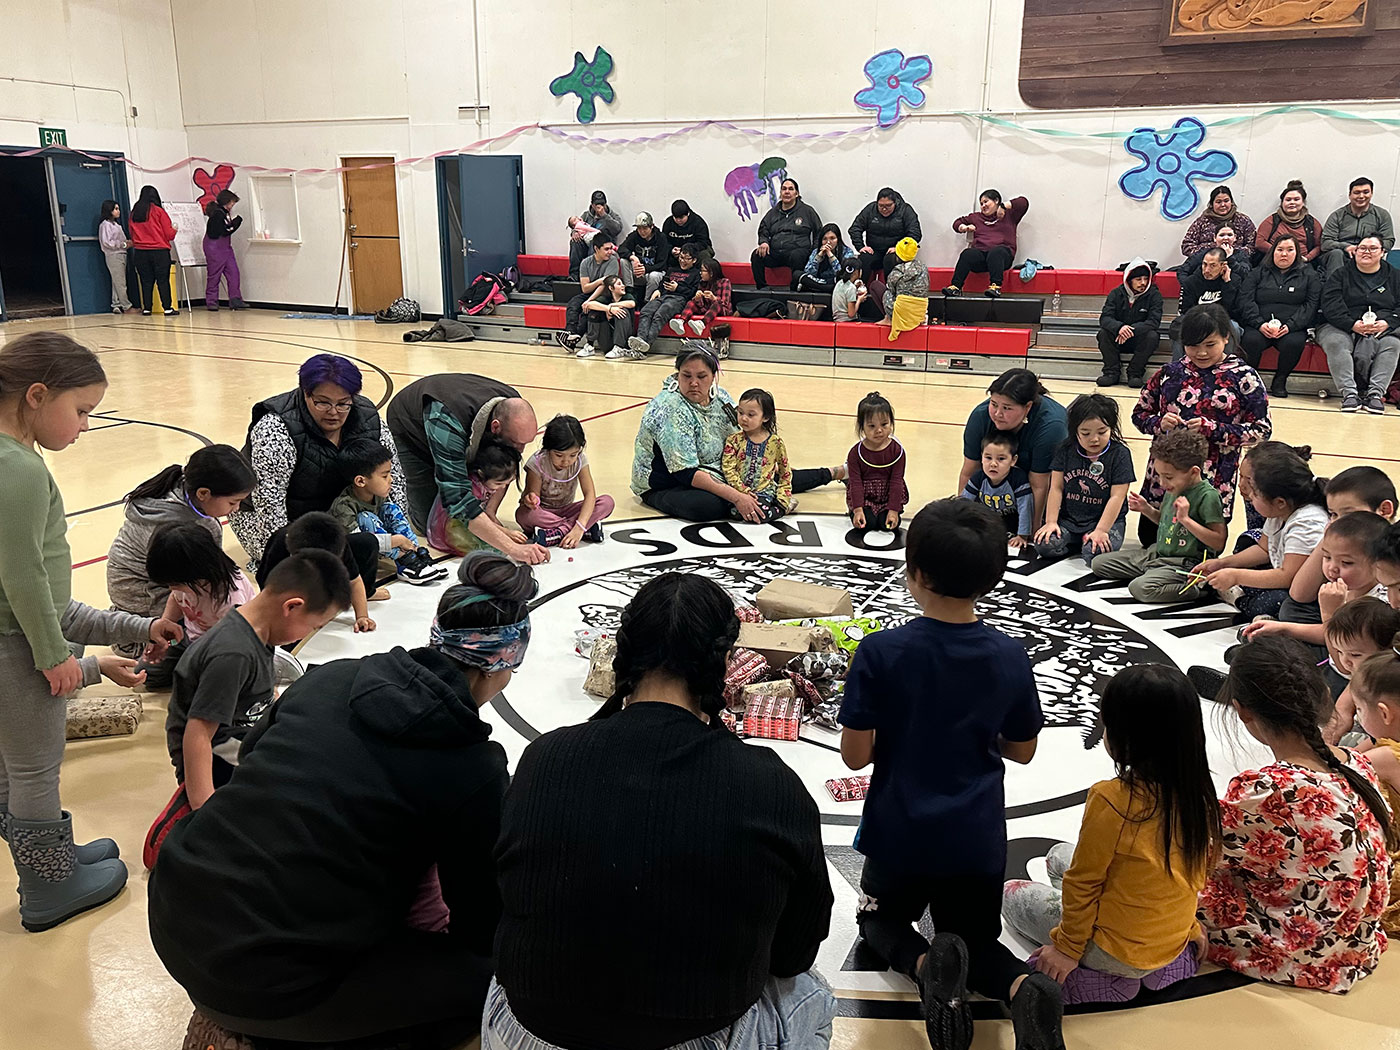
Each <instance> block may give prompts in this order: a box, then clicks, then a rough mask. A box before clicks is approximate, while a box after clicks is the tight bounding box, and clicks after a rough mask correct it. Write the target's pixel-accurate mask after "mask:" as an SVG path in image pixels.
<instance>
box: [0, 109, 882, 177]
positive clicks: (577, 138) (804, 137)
mask: <svg viewBox="0 0 1400 1050" xmlns="http://www.w3.org/2000/svg"><path fill="white" fill-rule="evenodd" d="M712 127H713V128H720V129H722V130H724V131H732V132H734V133H735V134H739V135H749V136H751V137H753V138H768V139H774V140H777V141H783V142H786V141H801V142H810V141H820V140H826V139H831V140H835V139H843V138H847V137H849V136H851V135H865V134H867V133H869V132H871V131H879V130H882V129H881V128H879V126H878V125H875V124H866V125H864V126H862V127H858V128H843V129H840V130H838V131H824V132H821V133H817V132H802V133H799V134H794V133H791V132H785V131H765V130H763V129H761V128H746V127H742V126H740V125H738V124H731V123H729V122H728V121H724V120H702V121H700V122H699V123H697V124H689V125H687V126H685V127H683V128H676V129H675V130H673V131H663V132H659V133H658V134H655V135H640V136H636V137H634V138H621V139H607V138H596V137H594V136H592V135H577V134H574V133H572V132H568V131H563V130H561V129H559V128H556V127H551V126H549V125H548V124H521V125H520V126H519V127H516V128H511V129H510V130H509V131H507V132H504V133H503V134H500V135H493V136H492V137H490V138H485V139H478V140H477V141H475V142H471V143H468V144H467V145H465V146H454V147H452V148H451V149H444V150H438V151H437V152H436V153H428V154H426V155H424V156H422V157H405V158H403V159H402V160H396V161H389V162H386V163H383V164H357V165H355V167H354V169H353V170H359V171H366V170H369V169H372V168H401V167H408V166H410V165H413V164H421V163H423V162H424V161H427V160H437V159H438V158H439V157H451V156H455V155H456V154H458V153H469V152H471V151H472V150H477V149H483V148H485V147H487V146H492V145H495V144H496V143H498V142H504V141H506V140H507V139H512V138H515V137H516V136H517V135H523V134H525V133H526V132H528V131H542V132H544V133H545V134H546V135H553V136H554V137H555V138H558V139H564V140H567V141H569V142H586V143H589V144H590V145H596V146H635V145H643V144H645V143H649V142H664V141H666V140H667V139H673V138H679V137H681V136H684V135H693V134H694V133H695V132H697V131H704V130H705V129H706V128H712ZM48 151H61V152H65V153H71V154H73V155H74V156H77V157H83V158H85V159H87V160H95V161H106V160H111V159H112V158H110V157H107V156H103V155H102V154H97V153H87V152H85V151H83V150H80V149H73V148H72V147H71V146H39V147H36V148H34V149H27V150H20V151H18V152H16V153H8V154H6V156H10V157H33V156H36V155H38V154H40V153H45V152H48ZM121 159H122V161H123V162H124V163H125V164H126V165H127V166H128V167H129V168H131V169H132V170H133V171H140V172H144V173H145V174H147V175H162V174H165V173H167V172H171V171H179V170H181V169H183V168H187V167H189V165H191V164H227V165H228V166H229V167H233V168H237V169H239V170H241V171H248V172H262V173H264V174H267V175H338V174H340V173H341V172H344V171H350V170H352V169H351V168H350V167H349V166H345V165H342V166H340V167H336V168H269V167H266V166H264V165H262V164H237V163H229V162H228V161H216V160H214V159H213V158H211V157H186V158H185V159H184V160H179V161H176V162H175V163H174V164H167V165H166V166H165V167H163V168H148V167H146V166H145V165H144V164H138V163H136V161H134V160H132V159H131V158H130V157H123V158H121Z"/></svg>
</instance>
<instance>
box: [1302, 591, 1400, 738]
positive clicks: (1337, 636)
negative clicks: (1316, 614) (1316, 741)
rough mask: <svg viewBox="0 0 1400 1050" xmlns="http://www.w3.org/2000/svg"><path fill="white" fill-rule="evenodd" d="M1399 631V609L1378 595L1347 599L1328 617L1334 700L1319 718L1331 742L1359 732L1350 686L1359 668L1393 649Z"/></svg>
mask: <svg viewBox="0 0 1400 1050" xmlns="http://www.w3.org/2000/svg"><path fill="white" fill-rule="evenodd" d="M1397 634H1400V610H1396V609H1392V608H1391V607H1390V606H1389V605H1387V604H1386V603H1385V602H1383V601H1381V600H1380V599H1379V598H1359V599H1357V600H1356V601H1352V602H1347V603H1346V604H1345V605H1343V606H1342V607H1341V608H1340V609H1338V610H1337V613H1336V615H1335V616H1333V617H1332V618H1331V619H1330V620H1328V621H1327V660H1326V665H1327V666H1326V668H1325V672H1326V677H1327V679H1328V686H1329V687H1331V691H1332V696H1333V697H1334V698H1335V703H1334V706H1333V707H1332V709H1331V710H1330V711H1326V712H1324V714H1325V715H1326V717H1324V718H1321V719H1319V720H1318V721H1319V722H1320V723H1321V724H1322V736H1323V739H1324V740H1326V741H1327V742H1328V743H1329V744H1340V743H1342V742H1343V741H1344V740H1346V739H1347V738H1348V737H1352V735H1353V734H1355V733H1356V732H1357V726H1356V697H1355V695H1354V694H1353V692H1352V689H1351V683H1352V682H1353V681H1354V675H1355V672H1356V669H1357V668H1358V667H1360V666H1361V665H1362V664H1363V663H1365V661H1366V660H1367V659H1368V658H1370V657H1372V656H1375V655H1376V654H1377V653H1384V652H1388V651H1390V649H1391V647H1392V645H1393V643H1394V639H1395V636H1396V635H1397ZM1352 742H1354V740H1350V741H1348V743H1352Z"/></svg>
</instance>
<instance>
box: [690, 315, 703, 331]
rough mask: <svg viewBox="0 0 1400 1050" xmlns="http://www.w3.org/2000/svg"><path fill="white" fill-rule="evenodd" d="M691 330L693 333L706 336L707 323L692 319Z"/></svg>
mask: <svg viewBox="0 0 1400 1050" xmlns="http://www.w3.org/2000/svg"><path fill="white" fill-rule="evenodd" d="M690 330H691V331H692V332H694V333H695V334H696V335H704V334H705V322H704V321H701V320H699V319H698V318H694V317H692V318H691V319H690Z"/></svg>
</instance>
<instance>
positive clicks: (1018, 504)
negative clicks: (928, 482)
mask: <svg viewBox="0 0 1400 1050" xmlns="http://www.w3.org/2000/svg"><path fill="white" fill-rule="evenodd" d="M961 495H962V498H963V499H967V500H972V501H974V502H976V503H981V504H983V505H984V506H987V507H990V508H991V509H992V511H993V512H994V513H995V514H996V515H997V516H998V517H1000V518H1001V520H1002V524H1004V525H1005V526H1006V536H1007V540H1006V542H1007V544H1008V545H1009V546H1012V547H1018V548H1019V547H1024V546H1025V545H1026V544H1027V543H1029V542H1030V540H1031V515H1032V514H1033V513H1034V511H1035V494H1034V493H1033V492H1031V477H1030V475H1029V474H1027V473H1026V472H1025V471H1024V470H1022V469H1021V468H1020V467H1018V466H1017V465H1016V435H1015V433H1013V432H1012V431H1010V430H995V429H993V430H989V431H987V433H986V434H984V435H982V466H980V467H979V468H978V469H977V470H975V471H973V474H972V477H970V478H968V479H967V484H966V485H964V486H963V490H962V494H961Z"/></svg>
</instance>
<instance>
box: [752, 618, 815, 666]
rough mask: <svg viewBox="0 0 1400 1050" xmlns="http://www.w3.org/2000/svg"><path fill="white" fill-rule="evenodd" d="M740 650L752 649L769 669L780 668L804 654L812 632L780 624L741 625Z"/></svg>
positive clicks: (810, 642) (803, 628)
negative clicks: (766, 662)
mask: <svg viewBox="0 0 1400 1050" xmlns="http://www.w3.org/2000/svg"><path fill="white" fill-rule="evenodd" d="M735 644H737V645H738V646H739V647H740V648H741V649H752V650H753V651H754V652H756V653H758V655H759V656H761V657H763V658H764V659H765V660H767V661H768V666H769V667H782V666H783V665H784V664H785V663H787V662H788V661H789V660H791V659H792V658H793V657H794V656H800V655H801V654H802V653H805V652H806V651H807V649H808V647H809V646H810V645H811V644H812V632H811V630H810V629H808V628H806V627H794V626H791V625H789V624H782V623H741V624H739V640H738V642H736V643H735Z"/></svg>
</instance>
